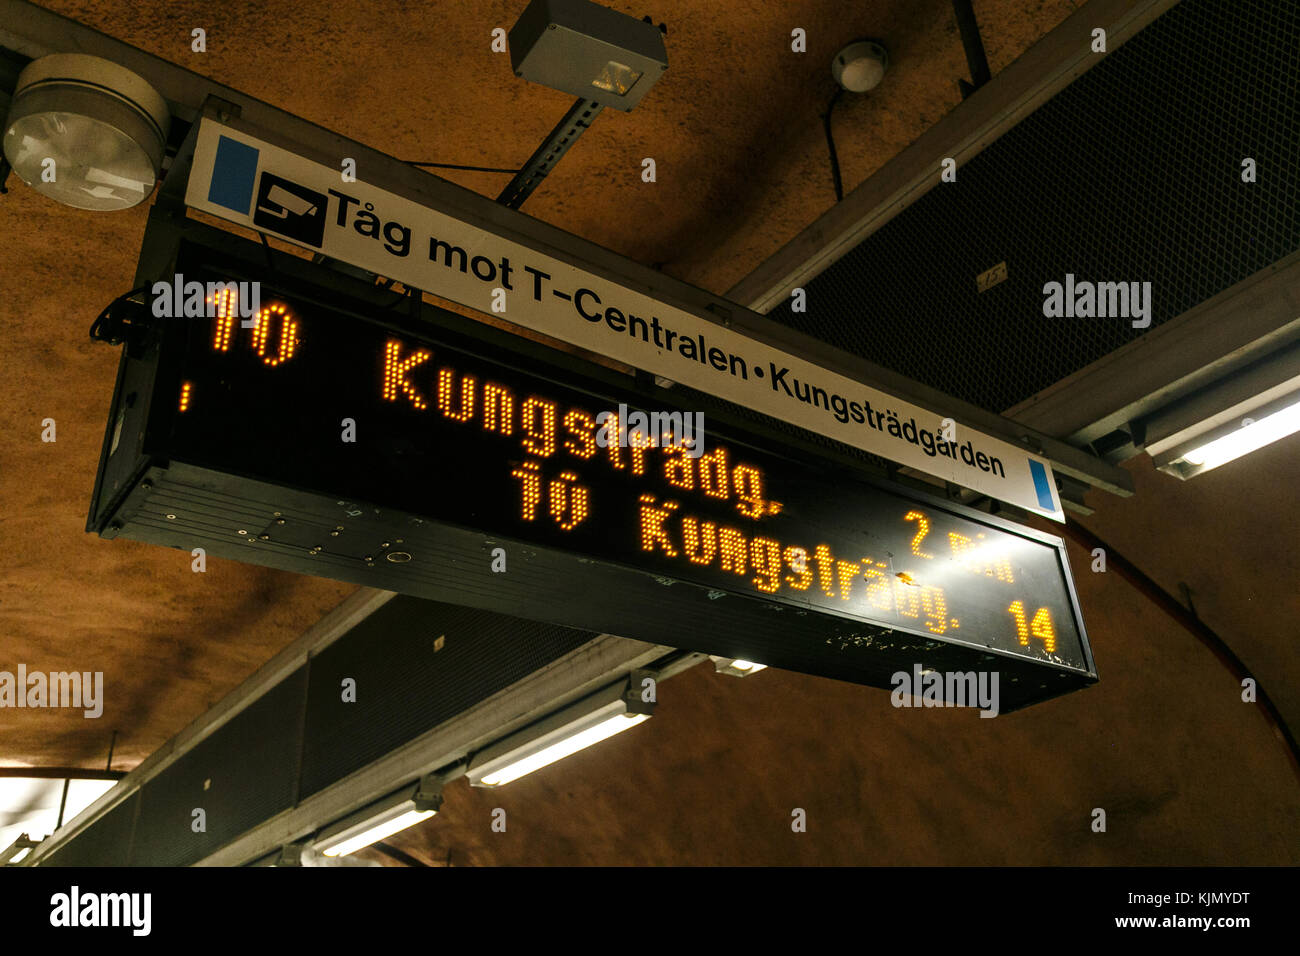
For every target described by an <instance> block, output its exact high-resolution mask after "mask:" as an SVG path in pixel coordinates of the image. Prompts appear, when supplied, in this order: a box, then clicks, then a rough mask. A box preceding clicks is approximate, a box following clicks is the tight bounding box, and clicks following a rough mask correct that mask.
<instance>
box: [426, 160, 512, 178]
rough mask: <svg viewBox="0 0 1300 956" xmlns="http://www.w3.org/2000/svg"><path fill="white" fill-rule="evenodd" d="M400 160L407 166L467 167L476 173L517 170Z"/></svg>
mask: <svg viewBox="0 0 1300 956" xmlns="http://www.w3.org/2000/svg"><path fill="white" fill-rule="evenodd" d="M402 162H404V163H406V165H408V166H432V167H434V168H436V169H468V170H470V171H472V172H478V173H510V174H512V175H513V174H514V173H517V172H519V170H517V169H504V168H502V167H500V166H461V165H460V164H458V163H417V162H416V161H415V160H413V159H404V160H402Z"/></svg>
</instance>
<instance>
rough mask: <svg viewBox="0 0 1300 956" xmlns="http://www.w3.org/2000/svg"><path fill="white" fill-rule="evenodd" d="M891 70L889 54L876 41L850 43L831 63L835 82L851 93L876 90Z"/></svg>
mask: <svg viewBox="0 0 1300 956" xmlns="http://www.w3.org/2000/svg"><path fill="white" fill-rule="evenodd" d="M887 69H889V53H888V51H886V50H885V48H884V46H882V45H881V44H880V43H878V42H877V41H875V40H857V41H855V42H853V43H850V44H849V45H848V46H846V47H845V48H844V49H842V50H840V52H839V53H837V54H835V59H834V60H832V61H831V75H832V76H834V77H835V82H836V83H838V84H839V85H840V86H842V87H844V89H846V90H848V91H849V92H850V93H865V92H867V91H868V90H874V89H875V88H876V87H877V86H879V85H880V81H881V80H882V79H884V76H885V71H886V70H887Z"/></svg>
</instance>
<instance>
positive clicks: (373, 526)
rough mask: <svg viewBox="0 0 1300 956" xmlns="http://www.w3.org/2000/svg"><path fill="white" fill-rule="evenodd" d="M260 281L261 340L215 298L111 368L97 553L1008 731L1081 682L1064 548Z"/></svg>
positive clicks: (201, 275)
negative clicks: (976, 711) (913, 688)
mask: <svg viewBox="0 0 1300 956" xmlns="http://www.w3.org/2000/svg"><path fill="white" fill-rule="evenodd" d="M190 269H191V270H193V271H187V272H186V273H185V280H186V281H201V282H206V281H217V280H226V279H230V278H231V277H232V276H231V274H230V273H229V272H216V271H206V272H205V271H202V268H201V266H194V265H191V266H190ZM261 279H262V285H261V311H260V312H259V314H258V321H257V323H256V325H255V327H252V328H245V327H244V323H243V322H241V320H240V317H239V315H238V309H237V307H236V306H235V303H234V299H233V295H234V294H233V293H232V294H230V295H225V294H218V295H217V297H216V298H217V299H218V300H219V301H217V302H216V303H215V304H214V309H213V310H214V311H215V312H217V313H218V314H216V315H214V316H210V317H204V318H178V319H166V320H159V321H158V323H157V328H156V333H155V337H154V339H153V341H152V344H151V346H150V347H149V348H148V349H147V350H145V351H144V353H143V354H141V355H140V357H139V358H125V359H124V364H123V369H122V372H121V378H120V380H119V384H118V390H117V397H116V399H115V404H114V411H113V417H112V419H111V420H110V423H109V435H108V437H107V438H106V442H105V456H104V461H103V463H102V464H101V475H100V480H99V483H98V487H97V489H96V502H95V505H94V509H93V511H92V515H91V519H90V529H91V530H95V531H98V532H100V533H101V534H104V535H105V536H108V537H114V536H118V535H121V536H127V537H133V538H137V539H140V540H146V541H154V542H157V543H162V544H168V545H171V546H173V547H177V548H181V549H183V550H186V551H191V550H192V549H193V548H194V547H204V548H205V549H206V551H207V553H208V554H209V555H218V556H228V557H232V558H236V559H239V560H242V561H247V562H255V563H260V564H267V565H271V566H275V567H282V568H289V569H292V570H298V571H302V572H305V573H310V574H317V575H321V576H326V577H334V578H340V579H344V580H351V581H356V582H358V583H364V584H369V585H372V586H376V587H383V588H388V589H392V590H397V591H402V592H406V593H411V594H415V595H420V596H426V597H430V598H436V599H439V600H451V601H458V602H459V603H464V604H471V605H475V606H483V607H491V608H493V609H498V610H505V611H509V612H512V613H516V614H519V615H520V616H525V617H537V618H540V619H546V620H551V621H554V622H555V623H561V624H568V625H570V626H582V627H591V628H595V629H601V630H605V631H607V632H609V633H614V634H619V635H621V636H625V637H632V638H636V639H640V640H645V641H652V642H654V643H660V644H667V645H670V646H678V647H684V648H687V649H690V650H696V651H702V652H707V653H713V654H719V655H724V656H731V657H743V658H746V659H750V660H755V661H758V662H761V663H768V664H772V665H775V666H783V667H787V668H791V669H796V670H804V671H807V672H810V673H817V674H823V675H826V676H832V677H841V678H844V679H848V680H855V681H858V682H861V683H872V684H877V685H881V686H885V685H887V683H888V675H889V674H890V673H893V672H894V671H896V670H898V669H899V668H902V669H910V667H911V665H912V663H917V664H923V665H925V666H927V667H929V668H935V669H940V670H943V669H961V670H967V669H970V668H972V667H979V668H982V669H989V668H994V669H1000V670H1001V671H1003V672H1004V673H1005V672H1008V671H1009V672H1010V677H1009V678H1007V679H1009V680H1011V681H1013V682H1014V683H1016V684H1021V683H1022V682H1023V686H1021V687H1020V688H1018V689H1015V690H1016V692H1015V693H1011V694H1010V697H1011V698H1012V699H1011V702H1010V705H1004V709H1012V707H1013V706H1015V705H1016V704H1017V700H1019V704H1020V705H1023V703H1025V702H1031V701H1032V700H1034V699H1042V698H1046V697H1050V696H1054V695H1056V694H1060V693H1063V692H1064V691H1066V690H1070V689H1074V688H1076V687H1079V686H1083V685H1084V684H1087V683H1090V682H1092V681H1094V680H1095V679H1096V677H1095V671H1094V669H1093V665H1092V658H1091V654H1090V651H1089V648H1088V644H1087V639H1086V636H1085V634H1084V630H1083V624H1082V620H1081V618H1080V615H1079V611H1078V607H1077V603H1076V601H1075V598H1074V593H1073V586H1072V583H1071V580H1070V575H1069V569H1068V565H1067V563H1066V560H1065V551H1064V547H1063V545H1062V544H1061V542H1060V540H1059V539H1058V538H1054V537H1052V536H1050V535H1045V534H1042V533H1040V532H1037V531H1035V530H1032V529H1028V528H1023V527H1020V526H1017V525H1014V524H1012V523H1010V522H1007V521H1004V520H1001V519H998V518H994V517H989V516H987V515H982V514H980V513H978V512H975V511H972V510H969V509H965V508H962V507H960V506H955V505H953V504H951V503H947V502H944V501H942V500H941V499H938V498H933V497H930V496H926V495H923V494H918V493H915V492H912V491H910V490H906V489H903V488H902V487H898V486H893V485H885V484H881V483H876V482H871V481H867V480H864V479H862V478H860V477H858V476H856V475H852V474H850V473H848V472H847V471H846V470H844V469H843V468H842V467H837V466H833V465H829V464H826V463H822V462H814V461H808V460H800V459H799V457H797V456H793V455H790V454H785V453H782V450H781V449H774V448H770V447H762V445H761V443H760V442H759V441H758V440H757V439H754V438H752V437H751V438H748V439H747V438H746V437H745V436H743V435H741V434H739V433H738V432H729V433H726V434H724V433H722V430H721V429H720V430H719V431H717V432H715V431H714V430H712V429H710V428H709V427H708V421H707V419H706V420H705V422H704V425H705V430H704V433H703V436H702V442H701V443H700V444H701V445H702V449H701V448H699V447H697V448H696V449H694V450H688V449H686V448H683V447H682V446H681V445H680V444H676V443H674V442H673V441H671V440H657V439H656V438H655V437H654V436H656V435H662V436H664V437H665V439H667V438H670V437H671V438H678V439H680V438H681V437H684V435H685V434H686V433H687V429H688V427H689V425H690V424H691V423H692V422H693V417H692V415H691V414H690V412H691V410H690V409H679V408H670V407H664V406H663V405H658V406H647V403H646V401H645V399H638V398H637V396H636V393H634V392H631V391H622V390H620V389H618V388H617V387H614V386H611V385H610V384H609V382H608V381H607V380H601V381H597V380H596V379H595V378H591V379H580V378H577V377H575V375H574V374H573V373H572V372H570V371H564V370H560V369H557V368H555V367H554V366H551V365H550V364H549V363H547V362H546V361H544V360H542V359H540V358H539V357H538V356H537V355H536V354H533V355H527V354H521V353H517V352H504V351H502V350H501V349H500V347H499V346H498V345H491V344H489V343H487V342H483V341H478V340H475V339H471V338H466V337H465V336H464V335H463V334H460V333H456V332H454V331H453V330H452V329H451V328H449V327H443V325H442V323H439V322H429V321H427V318H428V316H427V315H426V321H423V322H417V321H416V320H404V319H402V318H401V317H399V316H396V315H395V314H394V313H393V311H392V310H383V309H377V308H374V307H371V306H367V307H357V306H355V305H351V306H349V305H346V304H343V302H344V300H343V299H341V298H339V297H331V296H324V295H322V294H320V293H319V292H317V293H316V294H314V295H313V294H310V293H307V294H304V293H303V292H301V291H299V290H294V289H290V290H288V291H287V292H286V291H285V290H284V288H283V287H284V285H285V283H284V280H273V279H269V278H268V277H267V276H262V277H261ZM277 281H279V283H280V285H281V289H277V288H276V283H277ZM435 318H437V316H435ZM446 318H448V319H451V318H457V317H451V316H447V317H446ZM460 321H461V322H462V323H464V322H465V321H467V320H460ZM146 395H147V396H148V400H147V401H143V400H142V399H143V398H144V397H145V396H146ZM648 412H658V413H660V414H659V416H658V417H655V416H651V415H648V414H647V415H646V416H645V418H646V419H647V420H646V421H643V420H641V419H640V418H638V417H637V413H648ZM651 423H654V424H656V425H658V426H661V427H658V428H654V429H651V428H649V427H647V426H648V425H650V424H651ZM669 430H671V432H672V435H671V436H668V435H667V434H666V432H667V431H669ZM124 434H125V435H126V436H127V438H126V439H124V438H123V435H124ZM132 435H135V436H138V442H132V441H131V440H130V437H131V436H132ZM991 662H992V663H991ZM1007 679H1004V685H1003V686H1004V690H1003V696H1004V698H1007V697H1008V690H1007V684H1006V680H1007ZM1031 685H1032V686H1031ZM1017 695H1018V697H1017Z"/></svg>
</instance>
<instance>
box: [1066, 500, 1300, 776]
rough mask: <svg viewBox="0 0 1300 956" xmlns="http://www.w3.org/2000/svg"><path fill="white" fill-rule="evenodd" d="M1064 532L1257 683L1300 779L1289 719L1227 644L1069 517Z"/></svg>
mask: <svg viewBox="0 0 1300 956" xmlns="http://www.w3.org/2000/svg"><path fill="white" fill-rule="evenodd" d="M1065 532H1066V534H1068V535H1069V536H1070V537H1071V538H1073V539H1074V540H1075V542H1077V543H1078V544H1079V545H1081V546H1082V547H1084V548H1086V549H1087V550H1088V551H1089V552H1091V551H1094V550H1096V549H1097V548H1101V549H1103V550H1104V551H1105V552H1106V562H1107V566H1108V567H1113V568H1114V569H1115V570H1116V571H1118V572H1119V575H1120V577H1122V578H1123V579H1124V580H1126V581H1128V583H1129V584H1131V585H1133V587H1135V588H1136V589H1137V590H1138V591H1139V592H1140V593H1141V594H1143V595H1144V596H1145V597H1147V598H1148V599H1150V601H1151V602H1152V603H1153V604H1155V605H1156V606H1157V607H1158V608H1160V610H1162V611H1164V612H1165V613H1166V614H1167V615H1169V616H1170V617H1171V618H1173V619H1174V620H1175V621H1176V622H1177V623H1178V624H1180V625H1182V627H1183V628H1184V629H1185V630H1187V631H1188V632H1189V633H1191V635H1192V636H1193V637H1195V638H1196V639H1197V640H1198V641H1200V642H1201V643H1202V644H1204V645H1205V646H1206V647H1207V648H1208V649H1209V650H1210V652H1211V653H1212V654H1213V655H1214V656H1215V657H1216V658H1218V660H1219V663H1221V664H1223V666H1224V667H1225V668H1227V669H1228V671H1229V672H1230V673H1231V674H1232V675H1233V676H1234V677H1235V678H1236V679H1237V683H1238V684H1240V683H1241V682H1242V681H1243V680H1244V679H1246V678H1247V677H1249V678H1250V679H1251V680H1253V681H1254V682H1255V694H1256V697H1255V699H1256V702H1257V703H1258V704H1259V705H1260V707H1261V709H1262V712H1263V714H1264V716H1265V719H1266V720H1268V721H1269V722H1270V723H1271V724H1272V729H1273V732H1274V733H1275V734H1277V735H1278V736H1279V737H1281V738H1282V742H1283V743H1284V744H1285V745H1286V748H1287V754H1288V756H1290V758H1291V768H1292V769H1293V770H1294V771H1295V772H1296V774H1297V775H1298V776H1300V747H1297V745H1296V739H1295V737H1294V736H1293V735H1292V734H1291V728H1290V727H1288V726H1287V723H1286V719H1285V718H1284V717H1283V716H1282V713H1281V711H1279V710H1278V709H1277V705H1275V704H1274V703H1273V699H1272V698H1271V697H1269V696H1268V694H1267V693H1265V691H1264V687H1263V685H1262V684H1261V683H1260V682H1259V678H1257V677H1255V676H1254V675H1253V674H1251V673H1250V671H1249V670H1247V669H1246V665H1245V664H1244V663H1243V662H1242V660H1241V658H1239V657H1238V656H1237V655H1236V653H1235V652H1234V651H1233V650H1232V648H1231V647H1229V646H1228V644H1227V642H1226V641H1224V639H1223V638H1221V637H1220V636H1219V635H1218V634H1216V633H1215V632H1214V631H1213V630H1211V629H1210V627H1209V626H1208V625H1207V624H1206V623H1205V622H1204V621H1202V620H1201V619H1200V618H1199V617H1197V616H1196V615H1195V614H1193V613H1192V612H1191V611H1189V610H1187V608H1185V607H1183V605H1181V604H1179V603H1178V600H1177V599H1176V598H1175V597H1174V596H1173V595H1172V594H1170V593H1169V592H1168V591H1166V590H1165V589H1164V588H1162V587H1161V586H1160V585H1159V584H1157V583H1156V582H1155V581H1153V580H1152V579H1151V578H1150V577H1148V576H1147V575H1146V574H1145V573H1143V571H1142V570H1141V569H1140V568H1138V567H1137V565H1135V564H1133V562H1131V561H1129V560H1128V559H1127V558H1126V557H1124V555H1122V554H1120V553H1119V552H1118V551H1116V550H1115V549H1114V548H1112V547H1111V546H1110V545H1108V544H1107V543H1106V542H1105V541H1102V540H1101V538H1099V537H1097V536H1096V535H1095V534H1093V533H1092V532H1091V531H1090V530H1088V529H1087V528H1085V527H1084V526H1083V525H1081V524H1079V523H1078V522H1077V521H1075V520H1074V519H1073V518H1069V517H1067V518H1066V519H1065Z"/></svg>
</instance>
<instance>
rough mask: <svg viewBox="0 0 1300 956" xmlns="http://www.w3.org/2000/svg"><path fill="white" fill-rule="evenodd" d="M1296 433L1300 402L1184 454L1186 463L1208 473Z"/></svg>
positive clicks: (1298, 422)
mask: <svg viewBox="0 0 1300 956" xmlns="http://www.w3.org/2000/svg"><path fill="white" fill-rule="evenodd" d="M1297 431H1300V400H1297V401H1296V402H1295V403H1294V404H1291V405H1288V406H1286V407H1285V408H1282V409H1280V410H1279V411H1276V412H1273V413H1272V414H1271V415H1266V416H1264V417H1263V418H1261V419H1260V420H1259V421H1256V422H1252V423H1251V424H1249V425H1247V426H1245V427H1244V428H1239V429H1237V430H1236V431H1234V432H1229V433H1228V434H1226V435H1223V436H1221V437H1219V438H1216V439H1214V440H1213V441H1211V442H1208V443H1207V444H1204V445H1202V446H1201V447H1199V448H1193V449H1192V450H1191V451H1187V452H1184V453H1183V460H1184V461H1186V462H1188V463H1189V464H1192V465H1197V466H1199V467H1200V469H1201V470H1202V471H1209V470H1210V469H1211V468H1217V467H1218V466H1219V465H1223V464H1226V463H1228V462H1230V461H1232V460H1233V459H1234V458H1240V457H1241V456H1242V455H1248V454H1250V453H1251V452H1252V451H1256V450H1257V449H1260V448H1263V447H1264V446H1265V445H1271V444H1272V443H1273V442H1275V441H1277V440H1278V439H1280V438H1285V437H1286V436H1287V435H1293V434H1295V433H1296V432H1297Z"/></svg>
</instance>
